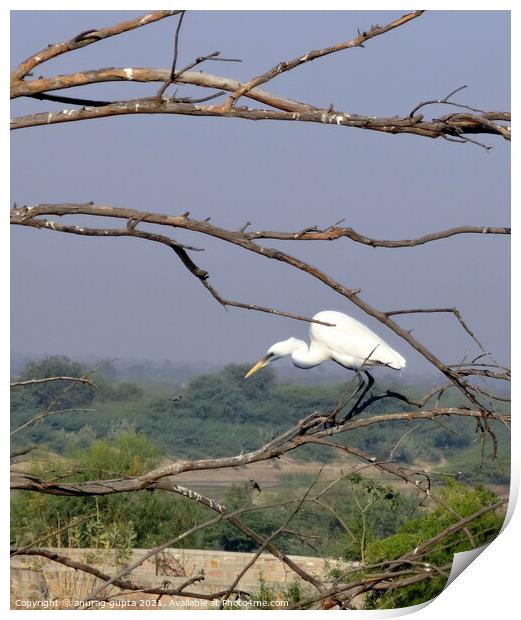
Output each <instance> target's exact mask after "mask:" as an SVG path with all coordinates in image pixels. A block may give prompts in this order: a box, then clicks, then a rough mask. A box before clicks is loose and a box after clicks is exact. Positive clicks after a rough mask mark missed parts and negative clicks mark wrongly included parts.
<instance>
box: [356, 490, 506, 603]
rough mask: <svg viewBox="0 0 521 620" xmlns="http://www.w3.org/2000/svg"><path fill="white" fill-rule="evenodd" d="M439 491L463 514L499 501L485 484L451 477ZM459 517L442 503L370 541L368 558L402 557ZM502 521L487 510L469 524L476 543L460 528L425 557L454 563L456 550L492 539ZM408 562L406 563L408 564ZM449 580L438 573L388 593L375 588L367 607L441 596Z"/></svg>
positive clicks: (374, 561)
mask: <svg viewBox="0 0 521 620" xmlns="http://www.w3.org/2000/svg"><path fill="white" fill-rule="evenodd" d="M436 493H437V494H438V495H439V496H440V498H441V499H442V500H443V502H444V503H445V504H446V505H447V506H449V507H450V508H452V509H453V510H454V511H456V513H457V514H459V515H461V517H468V516H470V515H472V514H474V513H476V512H478V511H479V510H480V509H482V508H484V507H486V506H489V505H492V504H494V503H495V502H496V501H497V497H496V496H495V495H494V494H493V493H492V492H491V491H489V490H487V489H485V488H484V487H476V488H475V489H471V488H469V487H466V486H464V485H463V484H461V483H459V482H456V481H454V480H449V479H448V480H447V481H446V486H445V487H442V488H439V489H436ZM457 521H458V518H457V517H455V516H454V515H453V514H451V513H450V512H449V511H448V510H447V509H446V508H445V507H443V506H438V507H437V508H436V509H435V510H433V511H432V512H428V513H426V514H424V515H422V516H421V517H417V518H416V519H412V520H410V521H408V522H406V523H404V525H403V526H402V527H401V528H400V529H399V530H398V531H397V532H396V533H395V534H392V535H391V536H388V537H387V538H384V539H381V540H374V541H372V542H371V543H369V545H368V548H367V557H366V562H367V563H368V564H377V563H380V562H386V561H389V560H392V559H398V558H400V557H402V556H403V555H405V554H407V553H410V552H411V551H412V550H413V549H415V548H416V547H417V546H418V545H420V544H421V543H423V542H425V541H427V540H429V539H431V538H434V537H435V536H436V535H438V534H439V533H440V532H442V531H443V530H445V529H446V528H448V527H449V526H450V525H452V524H453V523H455V522H457ZM502 523H503V519H502V518H501V517H500V516H499V515H498V514H496V513H495V512H494V511H490V512H487V513H485V514H483V515H482V516H480V517H479V518H477V519H474V520H473V521H471V522H470V523H469V525H468V526H467V529H468V531H470V533H471V535H472V538H473V544H471V542H470V541H469V538H468V536H467V535H466V533H465V532H463V531H461V530H460V531H458V532H455V533H454V534H452V535H450V536H448V537H446V538H445V539H443V540H442V541H441V542H440V543H439V544H437V545H436V546H434V547H433V549H432V550H430V551H429V552H428V553H427V554H426V555H424V556H423V557H422V558H421V560H422V562H427V563H428V564H430V565H434V566H445V565H447V564H450V563H451V562H452V559H453V555H454V553H456V552H461V551H467V550H469V549H472V548H475V547H480V546H482V545H484V544H486V543H487V542H490V541H491V540H492V539H493V538H494V537H495V536H497V534H498V533H499V530H500V529H501V525H502ZM404 566H405V567H406V566H407V564H404ZM433 574H435V573H433ZM445 582H446V578H445V577H443V576H435V577H433V578H431V579H428V580H424V581H421V582H419V583H416V584H414V585H410V586H406V587H403V588H401V589H397V590H394V591H391V592H388V593H383V594H382V593H378V592H376V593H375V592H373V593H372V594H371V595H370V596H369V597H368V600H367V607H368V608H371V609H376V608H394V607H407V606H411V605H417V604H419V603H422V602H425V601H428V600H430V599H432V598H434V597H435V596H437V595H438V594H439V593H440V592H441V591H442V589H443V587H444V586H445Z"/></svg>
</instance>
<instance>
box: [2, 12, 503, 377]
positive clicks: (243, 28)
mask: <svg viewBox="0 0 521 620" xmlns="http://www.w3.org/2000/svg"><path fill="white" fill-rule="evenodd" d="M137 14H138V13H136V12H135V11H125V12H113V11H103V12H101V11H99V12H98V11H91V12H89V11H70V12H62V11H47V12H39V11H23V12H22V11H15V12H14V13H12V32H13V36H12V58H11V64H12V65H13V66H14V65H16V64H17V63H18V62H19V61H20V60H22V59H24V58H26V57H27V56H28V55H30V54H31V53H32V52H35V51H37V50H39V49H41V48H43V47H45V46H46V45H47V44H48V43H50V42H58V41H61V40H65V39H67V38H70V37H72V36H74V35H76V34H78V33H79V32H82V31H85V30H88V29H91V28H100V27H103V26H107V25H109V24H111V23H115V22H116V21H120V20H123V19H127V18H129V17H132V16H134V15H137ZM399 15H400V12H390V11H372V12H369V11H356V12H351V11H346V12H338V11H336V12H312V11H307V12H290V11H282V12H276V13H275V12H270V11H266V12H233V11H223V12H210V11H201V12H189V13H188V14H187V15H186V17H185V20H184V24H183V29H182V32H181V41H180V58H179V65H178V66H183V65H184V64H187V63H188V62H190V61H191V60H193V59H194V58H195V57H197V56H199V55H204V54H207V53H210V52H212V51H214V50H220V51H221V53H222V55H223V56H225V57H239V58H242V59H243V62H242V63H241V64H236V63H233V64H232V63H209V62H208V63H206V65H204V66H203V67H202V69H203V70H206V71H208V72H212V73H215V74H217V75H226V76H230V77H234V78H237V79H240V80H245V79H247V78H248V77H251V76H253V75H258V74H259V73H262V72H264V71H265V70H267V69H269V68H270V67H272V66H273V65H275V64H276V63H278V62H280V61H281V60H288V59H291V58H293V57H295V56H297V55H299V54H301V53H304V52H306V51H308V50H310V49H315V48H319V47H323V46H326V45H329V44H332V43H335V42H339V41H342V40H345V39H347V38H352V37H353V36H354V35H356V31H357V28H360V29H361V30H362V29H367V28H368V27H369V26H370V25H371V24H374V23H378V24H381V25H382V24H384V23H387V22H389V21H391V20H392V19H394V18H396V17H397V16H399ZM176 20H177V18H170V19H167V20H164V21H162V22H159V23H157V24H154V25H152V26H148V27H145V28H142V29H139V30H137V31H134V32H131V33H128V34H126V35H122V36H119V37H115V38H112V39H109V40H107V41H104V42H101V43H98V44H95V45H91V46H89V47H87V48H85V49H83V50H78V51H76V52H74V53H72V54H69V55H66V56H65V57H61V58H58V59H57V60H55V61H52V62H50V63H48V64H46V65H43V67H42V68H38V69H37V74H38V75H40V73H43V74H44V75H55V74H59V73H66V72H71V71H74V70H85V69H92V68H99V67H108V66H118V67H147V66H152V67H163V68H167V67H169V65H170V63H171V47H172V34H173V32H174V30H175V24H176ZM484 41H487V42H488V44H486V45H484V44H483V42H484ZM463 84H467V85H468V88H467V89H466V90H465V91H463V92H462V93H460V94H458V96H457V100H458V101H460V102H462V103H468V104H470V105H473V106H475V107H477V108H482V109H488V110H509V109H510V17H509V13H507V12H494V11H488V12H485V11H479V12H478V11H476V12H461V11H454V12H446V11H438V12H436V11H433V12H428V13H426V14H424V15H423V16H422V17H420V18H419V19H416V20H414V21H413V22H411V23H410V24H407V25H406V26H404V27H402V28H400V29H398V30H395V31H393V32H391V33H389V34H387V35H384V36H381V37H378V38H376V39H374V40H372V41H369V42H368V43H367V44H366V47H365V48H364V49H353V50H347V51H344V52H340V53H338V54H335V55H332V56H329V57H326V58H325V59H322V60H318V61H315V62H313V63H310V64H308V65H305V66H303V67H300V68H298V69H296V70H294V71H291V72H289V73H286V74H284V75H283V76H281V77H279V78H277V79H276V80H274V81H273V82H271V83H269V85H266V89H267V90H270V91H272V92H274V93H276V94H280V95H285V96H287V97H290V98H294V99H297V100H300V101H306V102H310V103H313V104H316V105H321V106H326V107H327V105H329V103H333V104H334V106H335V109H338V110H341V111H347V112H357V113H363V114H371V115H385V116H390V115H394V114H397V115H403V114H406V113H408V112H409V111H410V110H411V109H412V108H413V107H414V105H415V104H416V103H417V102H418V101H421V100H426V99H433V98H439V97H444V96H445V95H446V94H447V93H448V92H450V91H451V90H453V89H454V88H456V87H458V86H461V85H463ZM156 90H157V85H155V84H149V85H130V84H126V83H119V84H100V85H95V86H92V87H90V88H89V89H76V90H71V91H69V92H68V93H66V94H70V95H71V96H74V95H78V96H86V97H88V96H91V97H99V98H105V97H106V98H110V97H115V96H116V95H117V93H119V97H120V98H123V97H124V98H130V97H132V96H136V95H138V94H144V93H146V94H148V95H151V94H153V93H155V92H156ZM179 95H186V96H189V95H195V89H194V88H193V87H186V86H182V87H180V89H179ZM63 107H64V105H63V104H58V105H56V104H52V103H48V102H33V101H17V102H16V103H15V104H14V106H13V108H14V109H13V115H19V114H25V113H29V112H30V111H40V110H41V111H44V110H53V109H62V108H63ZM450 109H451V108H448V107H447V106H438V107H432V108H427V109H425V110H424V113H425V114H432V115H433V116H436V115H442V114H446V113H447V112H448V111H449V110H450ZM482 139H483V140H484V141H485V142H487V143H488V144H491V145H493V146H494V149H493V150H492V151H491V152H489V153H487V152H485V150H484V149H482V148H479V147H477V146H474V145H471V144H467V145H460V144H452V143H449V142H446V141H444V140H429V139H426V138H419V137H414V136H389V135H383V134H382V135H380V134H377V133H374V132H364V131H361V130H357V129H348V128H342V127H336V126H328V127H325V126H321V125H314V124H304V123H287V124H284V123H279V122H270V121H267V122H258V123H253V122H248V121H241V120H235V119H218V118H217V119H213V118H208V119H205V118H193V117H182V116H160V115H157V116H146V115H143V116H129V117H117V118H112V119H110V118H108V119H102V120H95V121H84V122H79V123H69V124H61V125H55V126H52V127H38V128H32V129H22V130H18V131H16V132H14V133H13V134H12V186H11V187H12V201H16V202H17V203H18V204H19V205H23V204H27V205H33V204H37V203H43V202H84V201H89V200H93V201H95V202H98V203H103V204H111V205H114V206H121V207H128V208H134V209H141V210H144V211H157V212H163V213H169V214H180V213H183V212H184V211H190V212H191V214H192V216H193V217H195V218H200V219H204V218H206V217H208V216H211V217H212V222H214V223H215V224H216V225H220V226H224V227H235V228H240V227H241V226H242V225H243V224H244V223H245V222H246V221H248V220H250V221H251V222H252V229H262V228H269V229H279V230H298V229H302V228H304V227H306V226H310V225H314V224H316V225H318V226H321V227H325V226H328V225H330V224H333V223H334V222H336V221H338V220H340V219H341V218H345V219H346V222H345V224H346V225H349V226H352V227H353V228H355V230H358V231H360V232H362V233H364V234H366V235H369V236H373V237H377V238H406V237H411V236H418V235H421V234H425V233H427V232H432V231H435V230H441V229H445V228H448V227H452V226H457V225H483V226H504V225H508V224H509V215H510V213H509V208H510V152H509V145H508V144H507V143H506V142H504V141H503V140H501V139H498V138H494V137H489V138H487V137H486V136H485V137H483V138H482ZM77 221H78V222H79V220H77ZM175 236H176V238H177V239H179V240H180V241H187V242H189V243H190V242H191V243H193V244H194V245H202V246H204V247H205V252H204V253H197V254H196V255H195V256H194V258H195V259H196V261H197V262H198V264H199V265H200V266H201V267H203V268H205V269H208V271H209V272H210V275H211V280H210V282H211V283H212V284H213V285H214V286H215V287H216V288H217V289H218V290H219V291H220V292H221V294H222V295H223V296H225V297H228V298H233V299H238V300H240V301H244V302H249V303H257V304H261V305H268V306H274V307H277V308H281V309H285V310H288V311H291V312H295V313H298V314H304V315H308V316H311V315H312V314H314V313H315V312H318V311H319V310H323V309H336V310H340V311H343V312H346V313H348V314H352V315H353V316H355V317H356V318H359V319H361V320H363V321H364V322H366V323H367V324H368V325H369V326H370V327H372V328H373V329H375V330H376V331H377V332H378V333H379V334H380V335H381V336H382V337H383V338H384V339H386V340H387V341H388V342H389V343H390V344H392V345H393V346H394V347H395V348H397V349H398V350H399V351H400V352H401V353H402V354H403V355H404V356H405V357H406V358H407V360H408V369H410V371H411V372H414V371H421V370H423V369H424V368H426V365H425V362H423V361H422V359H421V358H420V356H418V355H417V354H416V352H415V351H413V350H412V349H411V348H410V347H409V345H408V344H407V343H405V342H403V341H401V340H400V339H399V338H397V337H396V336H395V335H394V334H393V333H392V332H389V331H388V330H387V329H386V328H384V327H383V326H380V325H378V324H377V323H375V322H374V321H373V320H372V319H370V318H369V317H366V316H364V314H363V313H362V312H361V311H359V310H358V309H357V308H356V307H354V306H353V305H352V304H350V302H348V301H347V300H345V299H344V298H342V297H340V296H338V295H336V294H335V293H333V291H331V290H330V289H328V288H327V287H325V286H324V285H323V284H321V283H319V282H317V281H313V280H312V279H311V278H309V277H306V276H305V274H302V273H297V272H292V271H291V270H290V268H289V267H287V266H285V265H283V264H280V263H277V262H276V261H267V260H265V259H262V258H261V257H257V256H254V255H250V253H248V252H245V251H244V250H240V249H238V248H234V247H228V246H227V245H224V244H223V243H220V242H218V241H214V240H211V239H203V238H196V237H194V236H191V235H190V234H188V233H183V232H182V231H181V232H180V233H177V234H176V235H175ZM269 245H271V246H273V247H280V248H283V249H285V250H286V251H288V252H289V253H292V254H295V255H296V256H298V257H301V258H303V259H305V260H308V261H310V262H312V263H313V264H315V265H316V266H317V267H319V268H321V269H322V270H324V271H326V272H327V273H329V274H330V275H331V276H333V277H334V278H336V279H337V280H339V281H341V282H342V283H343V284H345V285H346V286H348V287H352V288H361V289H362V293H361V296H362V297H363V298H364V299H366V300H367V301H368V302H369V303H371V304H373V305H375V306H376V307H378V308H381V309H384V310H385V309H386V310H391V309H397V308H411V307H434V306H437V307H445V306H456V307H458V308H459V309H460V310H461V312H462V314H463V316H464V317H465V319H466V321H467V322H468V324H469V325H470V327H471V328H472V329H473V330H474V331H475V332H476V334H478V335H479V337H480V338H481V340H482V342H483V343H484V345H485V347H487V348H488V349H489V350H491V351H493V353H494V354H495V355H496V356H497V357H498V358H499V359H500V360H504V361H507V360H508V356H509V343H510V330H509V320H510V316H509V308H510V299H509V286H510V273H509V240H508V239H507V238H506V237H504V236H484V235H483V236H477V235H475V236H460V237H452V238H450V239H447V240H443V241H439V242H436V243H432V244H428V245H426V246H420V247H417V248H412V249H408V248H406V249H372V248H368V247H365V246H360V245H359V244H355V243H353V242H351V241H349V240H345V239H342V240H338V241H336V242H334V243H326V242H316V243H308V242H293V243H286V244H284V243H277V242H269ZM11 303H12V349H13V351H16V352H25V353H31V354H43V353H60V354H66V355H70V356H80V357H83V356H86V355H98V356H121V357H130V358H150V359H171V360H174V361H183V360H189V361H197V360H205V361H209V362H218V363H220V362H229V361H249V360H252V359H254V358H258V357H259V356H260V355H261V354H263V353H264V351H265V350H266V349H267V348H268V346H269V345H270V344H272V343H273V342H275V341H276V340H281V339H284V338H286V337H288V336H290V335H293V336H297V337H304V336H305V335H306V332H307V326H306V325H305V324H304V323H301V322H296V321H292V320H290V319H285V318H277V317H272V316H268V315H264V314H260V313H255V312H249V311H246V310H239V309H234V308H230V309H229V311H228V312H225V311H224V310H223V309H222V308H221V307H220V306H219V305H218V304H217V303H216V302H215V301H214V300H213V299H212V298H211V297H210V296H209V295H208V293H207V291H206V290H205V289H204V288H203V287H202V286H201V285H200V283H199V282H198V281H196V280H195V279H194V278H193V277H192V276H190V274H189V273H188V272H187V271H186V270H185V269H184V267H183V266H182V265H181V263H180V262H179V260H177V258H176V257H175V256H174V255H173V253H172V252H171V251H169V250H168V249H167V248H164V247H160V246H158V245H157V244H153V243H150V242H146V241H143V240H137V239H98V238H83V237H76V236H73V235H70V236H68V235H64V234H58V233H53V232H51V231H37V230H32V229H29V228H19V227H17V228H15V229H14V230H13V231H12V294H11ZM398 320H399V321H400V323H401V324H402V325H403V326H405V327H407V329H411V328H414V334H415V336H416V337H417V338H418V339H420V340H421V341H422V342H423V343H424V344H426V345H427V346H428V347H430V348H431V349H432V350H433V352H434V353H435V354H437V355H438V356H441V358H442V359H443V360H444V361H446V362H449V363H450V362H456V361H459V360H460V359H461V358H462V356H463V355H464V354H465V353H467V352H470V354H472V353H474V352H475V351H477V350H476V347H475V345H474V343H473V342H472V340H470V338H469V337H468V336H467V335H466V334H465V333H464V332H463V331H462V330H461V328H460V327H459V325H458V323H457V322H456V321H455V319H454V318H453V317H451V316H449V315H447V316H444V315H424V316H421V317H414V316H406V317H403V318H399V319H398Z"/></svg>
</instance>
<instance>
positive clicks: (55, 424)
mask: <svg viewBox="0 0 521 620" xmlns="http://www.w3.org/2000/svg"><path fill="white" fill-rule="evenodd" d="M245 370H246V368H245V367H244V366H242V365H236V364H231V365H228V366H226V367H224V368H223V369H221V370H219V371H215V372H210V373H207V374H202V375H199V376H193V377H192V378H191V379H187V380H186V381H185V382H180V383H179V382H177V385H175V384H174V385H173V386H172V387H171V388H165V387H164V385H163V386H159V385H158V382H156V381H151V382H150V383H146V382H143V381H120V380H118V379H117V375H116V372H115V371H114V369H113V368H112V367H111V365H110V364H108V365H105V366H103V367H102V368H100V369H99V370H98V371H96V372H95V373H94V375H93V376H92V380H93V381H94V383H95V384H96V386H97V387H96V389H93V388H92V387H90V386H85V385H81V384H76V383H75V384H73V385H71V384H70V383H69V384H67V383H65V382H60V381H57V382H52V383H43V384H38V385H34V386H29V387H19V388H15V389H13V390H12V399H11V415H12V428H13V429H15V428H17V427H18V426H20V425H21V424H23V423H24V422H26V421H27V420H29V419H31V418H32V417H34V416H35V415H37V414H40V413H42V412H44V411H45V410H46V409H48V408H51V409H53V410H62V411H63V410H66V411H63V412H62V413H57V414H54V415H51V416H49V417H47V418H44V419H43V420H42V421H40V422H38V423H36V424H33V425H30V426H28V427H27V428H25V429H24V430H22V431H21V432H19V433H16V434H15V435H14V436H13V447H14V448H19V447H25V446H27V445H37V446H39V447H47V448H48V449H49V450H51V451H54V452H57V453H64V452H65V451H66V450H67V449H69V448H71V446H72V447H76V448H79V449H81V448H87V447H88V446H90V445H91V444H92V443H93V442H94V441H96V440H99V439H105V438H107V437H108V436H110V435H112V434H114V433H115V432H118V431H121V430H134V431H136V432H137V433H139V434H142V435H144V436H147V437H148V438H149V439H150V440H151V441H152V442H153V443H154V444H155V445H156V446H157V447H158V449H159V450H160V453H161V454H162V455H163V456H165V457H170V458H176V457H188V458H198V457H217V456H231V455H233V454H239V453H240V452H241V451H248V450H253V449H255V448H258V447H260V446H262V445H263V444H264V443H266V442H268V441H270V440H271V439H272V438H273V437H274V436H276V435H277V434H278V433H280V432H282V431H283V430H285V429H287V428H288V427H289V426H290V425H292V424H294V423H295V422H296V421H298V420H299V419H301V418H303V417H304V416H306V415H308V414H309V413H311V412H313V411H317V410H318V411H327V410H330V409H331V408H332V407H334V405H335V404H336V403H337V402H338V401H339V400H340V399H341V398H342V396H344V395H345V394H346V391H347V389H348V381H349V380H350V379H351V378H352V374H351V373H346V375H347V380H346V381H344V382H336V383H323V384H313V385H306V384H300V383H290V382H287V381H285V380H283V379H281V378H278V377H277V375H276V374H275V373H274V372H273V370H272V369H271V368H266V369H264V370H263V371H262V372H260V373H257V374H256V375H254V376H253V377H252V378H250V379H248V380H247V381H244V373H245ZM87 371H88V368H86V367H85V366H83V365H81V364H79V363H78V362H74V361H72V360H70V359H68V358H66V357H59V356H53V357H49V358H45V359H43V360H40V361H33V362H29V363H28V364H27V365H26V366H25V367H24V368H23V369H22V370H21V372H20V373H19V376H18V377H16V378H17V379H18V380H26V379H34V378H43V377H50V376H76V377H79V376H82V375H83V374H85V373H86V372H87ZM144 374H145V373H143V375H144ZM430 387H431V386H430V385H418V386H405V387H404V386H403V385H402V384H398V383H397V384H389V383H382V381H377V383H376V386H375V389H377V390H382V391H384V390H386V389H392V390H396V391H400V392H402V393H406V394H407V395H408V396H409V397H412V398H418V397H419V396H421V395H422V394H424V393H425V392H427V391H428V390H429V388H430ZM459 404H461V397H460V396H459V395H458V394H457V393H456V391H455V390H448V391H447V392H446V393H445V394H444V395H443V397H442V399H441V400H440V405H446V406H456V405H459ZM495 405H496V407H497V409H498V410H500V409H501V405H502V403H500V402H498V403H496V404H495ZM503 406H504V403H503ZM71 410H72V411H71ZM93 410H94V411H93ZM407 410H414V407H412V406H409V405H408V404H406V403H404V402H403V401H400V400H395V399H392V400H391V399H385V400H383V401H379V402H376V403H374V404H373V405H372V406H371V407H369V408H368V409H367V410H366V411H365V412H364V413H363V415H364V416H370V415H374V414H381V413H385V412H397V411H407ZM491 424H492V425H493V428H494V430H495V431H496V434H497V437H498V445H499V456H500V460H493V459H491V458H490V452H491V449H492V447H491V446H490V445H489V444H487V445H486V446H485V454H484V459H483V463H480V461H481V445H480V441H479V440H480V434H479V433H476V424H475V422H474V421H473V420H471V419H466V418H463V417H451V418H444V420H443V423H442V424H440V423H437V422H434V421H428V420H425V421H422V422H421V423H420V424H419V425H418V428H416V429H415V430H414V431H413V432H411V433H410V434H408V435H407V436H406V437H405V438H403V439H402V440H401V441H400V443H399V445H398V447H397V448H396V449H395V451H394V455H393V458H394V459H395V460H398V461H401V462H403V463H415V462H421V463H431V464H432V463H433V464H436V465H437V471H445V472H448V473H452V474H454V475H456V476H457V477H458V478H459V479H461V480H463V481H466V482H471V483H476V482H482V483H500V484H503V483H507V482H508V479H509V469H510V463H509V455H510V437H509V434H508V432H507V431H506V429H505V428H504V427H503V426H502V425H501V424H499V423H491ZM409 428H410V425H408V423H406V422H395V423H385V424H379V425H376V424H375V425H371V426H368V427H366V428H361V429H357V430H354V431H351V432H349V433H345V434H343V435H341V436H340V437H339V438H338V439H339V440H341V441H344V442H347V443H349V445H352V446H354V447H358V448H360V449H363V450H365V451H367V452H370V454H371V455H373V456H374V457H375V458H378V459H382V458H386V457H388V455H389V453H390V452H391V451H392V450H393V447H394V446H395V445H396V443H397V442H398V440H399V439H400V437H401V436H402V435H403V434H404V433H405V432H406V431H407V430H408V429H409ZM292 456H293V457H295V458H302V459H313V460H315V459H316V460H322V461H327V460H331V459H333V458H335V456H336V455H335V454H334V453H333V452H332V451H331V450H328V449H324V448H323V447H320V446H306V447H304V448H302V449H299V450H296V451H294V452H293V453H292Z"/></svg>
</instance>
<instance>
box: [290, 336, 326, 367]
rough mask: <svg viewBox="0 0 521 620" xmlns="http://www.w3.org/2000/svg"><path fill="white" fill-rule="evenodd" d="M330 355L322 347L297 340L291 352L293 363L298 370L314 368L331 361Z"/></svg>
mask: <svg viewBox="0 0 521 620" xmlns="http://www.w3.org/2000/svg"><path fill="white" fill-rule="evenodd" d="M329 357H330V356H329V353H328V352H327V351H326V350H325V349H323V348H322V347H320V346H318V345H316V344H314V343H312V344H311V346H309V347H308V345H307V344H306V343H305V342H304V341H303V340H297V342H296V343H295V348H294V349H293V351H292V352H291V361H292V362H293V364H295V366H297V367H298V368H312V367H313V366H317V365H318V364H321V363H322V362H325V361H326V360H327V359H329Z"/></svg>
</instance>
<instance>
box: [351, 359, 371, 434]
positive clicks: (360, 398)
mask: <svg viewBox="0 0 521 620" xmlns="http://www.w3.org/2000/svg"><path fill="white" fill-rule="evenodd" d="M360 376H361V377H364V378H365V379H366V380H367V383H366V382H365V381H362V385H363V386H364V387H363V389H362V391H361V392H360V395H359V396H358V398H357V400H356V403H355V404H354V405H353V406H352V407H351V409H350V411H349V413H348V414H347V416H346V418H345V420H344V422H345V421H346V420H349V419H350V418H352V417H353V416H354V415H355V414H356V413H358V408H359V407H360V404H361V403H362V401H363V399H364V397H365V395H366V394H367V392H369V390H370V389H371V388H372V387H373V384H374V378H373V376H372V375H371V374H370V373H369V371H367V370H361V371H360Z"/></svg>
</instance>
